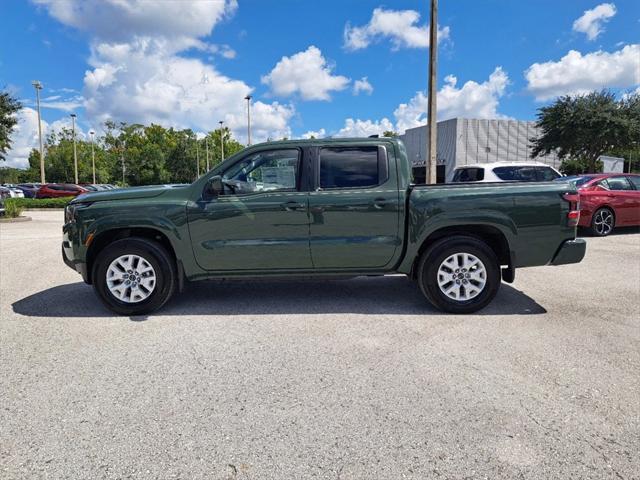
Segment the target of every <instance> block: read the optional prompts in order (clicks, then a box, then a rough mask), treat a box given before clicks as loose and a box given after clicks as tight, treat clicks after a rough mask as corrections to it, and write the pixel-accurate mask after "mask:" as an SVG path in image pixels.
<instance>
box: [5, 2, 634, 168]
mask: <svg viewBox="0 0 640 480" xmlns="http://www.w3.org/2000/svg"><path fill="white" fill-rule="evenodd" d="M427 6H428V2H427V1H426V0H421V1H413V0H406V1H404V0H396V1H394V2H390V3H381V2H380V1H368V0H358V1H355V0H354V1H350V0H342V1H339V2H338V1H330V0H325V1H323V2H311V1H307V2H303V1H294V0H278V1H258V0H255V1H242V0H238V1H237V2H236V1H234V0H226V1H225V0H211V1H206V0H199V1H188V0H184V1H182V2H174V1H172V0H164V1H158V2H152V1H150V0H146V1H138V0H126V1H123V0H120V1H118V2H116V1H114V0H84V1H79V0H78V1H74V0H65V1H61V0H34V1H30V2H27V1H25V2H22V1H17V0H8V1H6V2H3V3H2V7H0V8H1V9H2V16H3V20H4V21H3V29H2V31H0V42H1V43H0V44H1V45H2V46H3V47H2V49H1V50H0V86H2V87H6V88H8V89H9V90H10V91H12V92H13V93H15V94H16V95H17V96H18V97H19V98H20V99H22V100H23V102H24V105H25V107H26V108H25V109H24V110H23V112H21V115H20V123H19V130H18V132H17V133H16V136H15V139H14V149H13V151H12V153H11V155H10V158H9V162H8V163H9V164H11V165H17V166H21V165H22V166H24V165H25V159H26V156H27V155H28V151H29V149H30V148H32V147H33V146H35V144H36V143H35V142H37V137H35V132H36V131H37V119H35V117H34V113H35V112H34V111H33V106H34V105H33V103H34V92H33V88H32V87H31V80H33V79H39V80H41V81H42V82H43V83H44V86H45V89H44V90H43V92H42V97H43V98H44V99H45V100H44V101H43V105H44V108H43V110H42V112H43V120H44V121H45V122H46V123H45V125H44V126H45V129H46V130H47V131H51V129H56V128H60V127H62V126H64V125H65V124H67V123H68V122H69V113H70V112H71V111H75V112H76V113H77V114H78V122H79V128H80V130H81V131H82V132H86V131H88V130H89V129H91V128H94V129H96V130H98V131H99V129H100V124H101V123H102V122H103V121H104V120H106V119H114V120H123V121H127V122H141V123H149V122H155V123H160V124H163V125H165V126H176V127H180V128H182V127H190V128H193V129H194V130H196V131H206V130H210V129H214V128H216V127H217V125H218V121H219V120H225V122H226V123H227V125H229V126H230V128H231V129H232V130H233V131H234V134H236V136H237V137H238V138H239V139H240V140H241V141H243V140H245V131H246V130H245V128H246V127H245V124H246V123H245V122H246V117H245V108H246V104H245V103H244V100H243V98H244V96H245V95H246V94H247V93H251V94H252V95H253V98H254V104H253V110H252V112H253V123H254V133H253V134H254V138H255V139H256V140H264V139H266V138H268V137H271V138H280V137H282V136H288V137H301V136H304V135H308V134H310V133H311V132H315V134H316V135H319V136H325V135H343V136H353V135H368V134H372V133H379V132H381V131H382V130H386V129H394V130H397V131H400V132H402V131H403V130H404V129H406V128H409V127H413V126H416V125H419V124H422V123H424V115H425V113H426V112H425V110H426V96H425V95H424V92H425V90H426V82H427V80H426V78H427V59H428V48H427V35H426V26H427V22H428V11H427ZM439 28H440V32H441V36H440V46H439V68H438V89H439V94H438V103H439V118H441V119H444V118H449V117H453V116H465V117H474V118H498V117H511V118H516V119H522V120H530V119H533V118H534V117H535V113H536V109H537V108H539V107H540V106H541V105H544V104H545V103H547V102H549V101H552V100H553V98H555V97H556V96H557V95H562V94H565V93H580V92H583V91H588V90H592V89H598V88H602V87H608V88H612V89H614V90H616V91H620V92H621V93H622V92H625V91H631V90H635V89H637V88H639V84H640V2H638V1H637V0H618V1H614V2H610V3H603V2H597V1H578V0H574V1H558V0H555V1H547V0H536V1H535V2H534V1H511V0H509V1H507V0H502V1H498V0H487V1H478V0H475V1H472V0H455V1H454V0H440V15H439ZM34 138H35V141H34Z"/></svg>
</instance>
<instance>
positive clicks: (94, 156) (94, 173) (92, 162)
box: [89, 130, 96, 185]
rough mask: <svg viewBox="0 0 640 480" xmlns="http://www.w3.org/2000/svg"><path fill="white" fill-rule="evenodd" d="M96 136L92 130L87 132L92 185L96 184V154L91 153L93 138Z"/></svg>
mask: <svg viewBox="0 0 640 480" xmlns="http://www.w3.org/2000/svg"><path fill="white" fill-rule="evenodd" d="M95 134H96V132H94V131H93V130H89V135H90V136H91V168H92V170H93V184H94V185H95V183H96V154H95V152H94V151H93V136H94V135H95Z"/></svg>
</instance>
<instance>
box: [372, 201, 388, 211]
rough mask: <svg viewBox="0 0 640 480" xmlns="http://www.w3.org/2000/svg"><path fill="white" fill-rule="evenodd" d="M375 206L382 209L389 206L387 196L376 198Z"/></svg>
mask: <svg viewBox="0 0 640 480" xmlns="http://www.w3.org/2000/svg"><path fill="white" fill-rule="evenodd" d="M373 206H374V208H377V209H382V208H384V207H386V206H387V199H386V198H376V199H375V200H374V201H373Z"/></svg>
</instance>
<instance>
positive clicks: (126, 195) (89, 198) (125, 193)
mask: <svg viewBox="0 0 640 480" xmlns="http://www.w3.org/2000/svg"><path fill="white" fill-rule="evenodd" d="M188 186H189V184H184V185H148V186H145V187H130V188H116V189H115V190H101V191H98V192H87V193H83V194H81V195H78V196H77V197H76V198H74V199H73V200H71V202H70V203H85V202H91V203H93V202H102V201H112V200H133V199H137V198H152V197H157V196H158V195H162V194H163V193H165V192H168V191H170V190H174V189H176V188H186V187H188Z"/></svg>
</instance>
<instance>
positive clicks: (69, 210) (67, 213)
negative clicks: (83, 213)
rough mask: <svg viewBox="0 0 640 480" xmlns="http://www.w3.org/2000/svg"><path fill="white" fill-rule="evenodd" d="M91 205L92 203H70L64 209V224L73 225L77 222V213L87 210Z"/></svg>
mask: <svg viewBox="0 0 640 480" xmlns="http://www.w3.org/2000/svg"><path fill="white" fill-rule="evenodd" d="M89 205H91V202H86V203H82V202H78V203H70V204H69V205H67V206H66V207H64V223H71V222H75V221H76V213H77V211H78V210H80V209H83V208H87V207H88V206H89Z"/></svg>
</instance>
